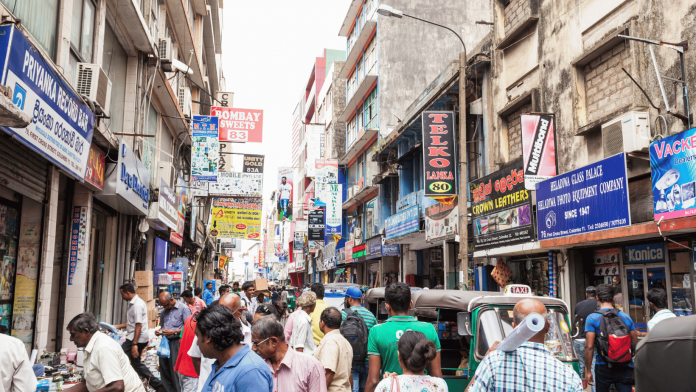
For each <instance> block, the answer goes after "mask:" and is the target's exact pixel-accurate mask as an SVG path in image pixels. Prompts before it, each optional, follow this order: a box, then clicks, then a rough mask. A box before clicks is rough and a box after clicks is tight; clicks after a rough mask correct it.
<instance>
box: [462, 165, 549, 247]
mask: <svg viewBox="0 0 696 392" xmlns="http://www.w3.org/2000/svg"><path fill="white" fill-rule="evenodd" d="M522 165H523V164H522V161H521V160H520V161H517V162H516V163H514V164H512V165H510V166H508V167H506V168H503V169H502V170H499V171H497V172H495V173H493V174H491V175H489V176H486V177H483V178H481V179H479V180H477V181H476V182H475V186H474V188H473V191H472V192H471V195H472V203H471V207H472V208H471V212H472V217H473V218H474V225H473V228H474V246H475V248H476V249H490V248H497V247H500V246H507V245H514V244H521V243H525V242H530V241H534V239H535V238H536V236H535V231H534V226H533V219H532V194H531V193H530V192H529V191H528V190H527V189H525V185H524V184H525V180H526V178H525V177H524V174H523V173H524V172H523V170H522V167H523V166H522Z"/></svg>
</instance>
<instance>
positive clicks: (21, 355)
mask: <svg viewBox="0 0 696 392" xmlns="http://www.w3.org/2000/svg"><path fill="white" fill-rule="evenodd" d="M0 319H2V318H1V317H0ZM0 347H2V349H1V350H0V351H2V355H0V391H7V392H34V391H36V376H35V375H34V371H33V370H32V368H31V361H30V360H29V356H28V355H27V349H26V348H25V347H24V343H22V341H21V340H19V339H17V338H14V337H12V336H8V335H5V334H4V333H0Z"/></svg>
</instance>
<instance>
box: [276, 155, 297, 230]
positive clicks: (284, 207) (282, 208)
mask: <svg viewBox="0 0 696 392" xmlns="http://www.w3.org/2000/svg"><path fill="white" fill-rule="evenodd" d="M293 171H294V169H293V168H292V167H279V168H278V181H277V184H278V185H277V186H278V192H277V194H278V199H277V200H278V208H277V209H278V219H277V220H279V221H282V220H288V221H291V220H292V218H293V216H292V196H293V187H294V186H295V184H294V182H293Z"/></svg>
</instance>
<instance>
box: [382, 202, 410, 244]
mask: <svg viewBox="0 0 696 392" xmlns="http://www.w3.org/2000/svg"><path fill="white" fill-rule="evenodd" d="M385 226H386V230H385V231H386V237H385V238H386V239H387V240H390V239H392V238H397V237H401V236H403V235H406V234H410V233H414V232H416V231H418V206H417V205H416V206H413V207H411V208H409V209H408V210H406V211H403V212H399V213H398V214H396V215H392V216H390V217H389V218H387V220H386V223H385Z"/></svg>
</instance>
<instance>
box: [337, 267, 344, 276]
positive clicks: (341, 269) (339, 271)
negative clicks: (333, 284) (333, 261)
mask: <svg viewBox="0 0 696 392" xmlns="http://www.w3.org/2000/svg"><path fill="white" fill-rule="evenodd" d="M345 270H346V269H345V268H339V269H337V270H336V272H334V274H335V275H338V274H340V273H341V272H343V271H345Z"/></svg>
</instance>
